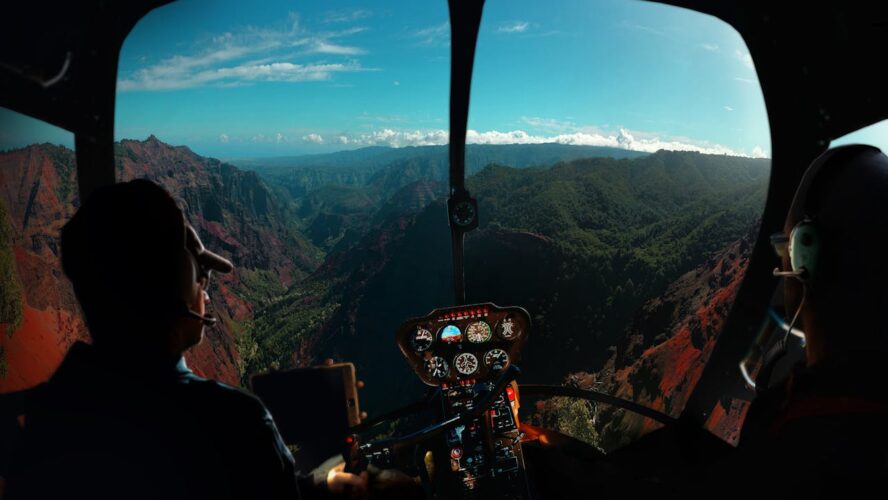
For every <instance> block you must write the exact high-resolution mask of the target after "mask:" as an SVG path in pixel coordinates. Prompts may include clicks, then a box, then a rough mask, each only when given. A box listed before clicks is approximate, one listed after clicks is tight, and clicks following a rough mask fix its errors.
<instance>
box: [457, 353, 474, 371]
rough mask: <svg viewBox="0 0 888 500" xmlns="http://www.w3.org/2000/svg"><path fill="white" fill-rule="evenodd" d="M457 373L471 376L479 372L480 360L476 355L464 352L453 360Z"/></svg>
mask: <svg viewBox="0 0 888 500" xmlns="http://www.w3.org/2000/svg"><path fill="white" fill-rule="evenodd" d="M453 365H454V366H456V371H458V372H459V373H461V374H463V375H471V374H473V373H475V372H476V371H478V358H476V357H475V355H474V354H472V353H468V352H464V353H462V354H460V355H458V356H457V357H456V358H455V359H454V360H453Z"/></svg>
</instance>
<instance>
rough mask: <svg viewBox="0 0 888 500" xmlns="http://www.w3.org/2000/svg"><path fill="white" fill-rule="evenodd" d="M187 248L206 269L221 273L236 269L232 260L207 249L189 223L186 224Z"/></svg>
mask: <svg viewBox="0 0 888 500" xmlns="http://www.w3.org/2000/svg"><path fill="white" fill-rule="evenodd" d="M185 248H187V249H188V251H189V252H191V255H193V256H194V258H195V259H197V263H198V264H199V265H200V266H201V267H203V268H205V269H211V270H213V271H216V272H219V273H230V272H231V271H232V270H233V269H234V266H233V265H232V264H231V261H229V260H228V259H226V258H225V257H222V256H221V255H219V254H216V253H213V252H211V251H209V250H207V249H206V247H204V246H203V243H201V241H200V236H198V235H197V231H195V230H194V228H193V227H192V226H191V224H187V223H186V224H185Z"/></svg>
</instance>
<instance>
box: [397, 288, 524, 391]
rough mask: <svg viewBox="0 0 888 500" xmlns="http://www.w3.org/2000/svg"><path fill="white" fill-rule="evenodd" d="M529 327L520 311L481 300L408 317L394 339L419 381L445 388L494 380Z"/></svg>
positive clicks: (518, 349)
mask: <svg viewBox="0 0 888 500" xmlns="http://www.w3.org/2000/svg"><path fill="white" fill-rule="evenodd" d="M529 330H530V315H528V314H527V311H525V310H524V309H522V308H520V307H499V306H497V305H495V304H491V303H486V304H475V305H471V306H460V307H453V308H446V309H436V310H434V311H432V312H431V313H430V314H428V315H427V316H425V317H422V318H415V319H412V320H409V321H407V322H405V323H404V324H403V325H401V327H400V328H399V329H398V333H397V340H398V346H399V347H400V348H401V351H402V352H403V353H404V356H406V357H407V361H408V362H409V363H410V365H411V366H412V367H413V369H414V370H415V371H416V374H417V375H418V376H419V378H421V379H422V381H423V382H425V383H426V384H428V385H434V386H438V385H440V386H446V385H448V384H467V383H475V382H477V381H482V380H488V379H493V378H495V377H496V376H497V375H498V374H499V373H500V372H502V371H503V370H505V369H506V368H507V367H508V366H509V364H510V363H512V362H514V361H515V360H516V359H515V358H516V357H517V356H518V354H519V352H520V350H521V347H522V346H523V345H524V342H525V341H526V340H527V336H528V333H529Z"/></svg>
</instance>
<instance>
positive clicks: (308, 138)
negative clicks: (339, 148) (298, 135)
mask: <svg viewBox="0 0 888 500" xmlns="http://www.w3.org/2000/svg"><path fill="white" fill-rule="evenodd" d="M302 140H303V141H305V142H311V143H314V144H323V143H324V138H323V137H321V136H320V134H314V133H312V134H308V135H303V136H302ZM343 144H347V143H343Z"/></svg>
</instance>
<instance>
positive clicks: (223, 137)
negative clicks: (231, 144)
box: [219, 134, 229, 144]
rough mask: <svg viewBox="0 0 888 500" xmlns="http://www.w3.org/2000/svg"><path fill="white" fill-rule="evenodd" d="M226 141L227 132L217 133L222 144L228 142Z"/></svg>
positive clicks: (227, 139)
mask: <svg viewBox="0 0 888 500" xmlns="http://www.w3.org/2000/svg"><path fill="white" fill-rule="evenodd" d="M228 141H229V138H228V134H219V142H221V143H222V144H228Z"/></svg>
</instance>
